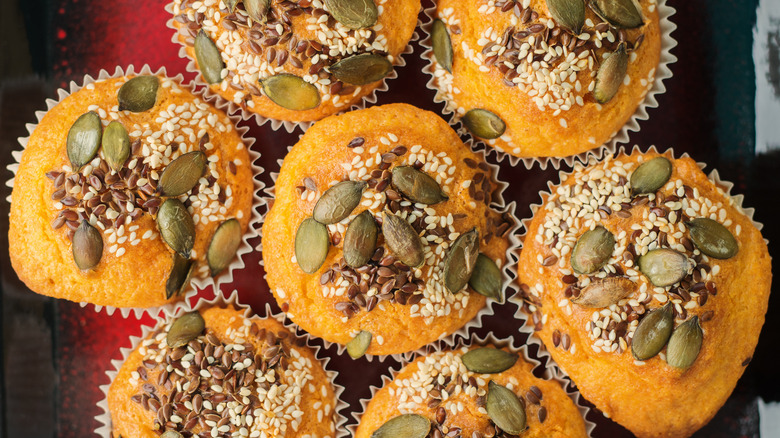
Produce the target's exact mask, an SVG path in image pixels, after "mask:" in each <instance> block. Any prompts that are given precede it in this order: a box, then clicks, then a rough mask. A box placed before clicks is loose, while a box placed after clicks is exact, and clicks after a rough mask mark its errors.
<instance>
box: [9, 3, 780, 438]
mask: <svg viewBox="0 0 780 438" xmlns="http://www.w3.org/2000/svg"><path fill="white" fill-rule="evenodd" d="M423 3H424V5H425V6H427V5H428V4H429V3H430V2H429V1H424V2H423ZM669 4H670V5H671V6H673V7H675V8H676V9H677V14H675V15H674V16H673V17H672V19H673V21H674V22H675V23H677V25H678V30H677V31H676V32H675V33H674V34H673V36H674V37H675V38H676V39H677V41H678V43H679V45H678V46H677V48H676V49H674V51H673V53H674V54H675V55H676V56H677V57H678V58H679V61H678V62H677V63H676V64H674V65H672V70H673V72H674V77H673V78H672V79H670V80H668V81H667V82H666V83H665V85H666V88H667V92H666V94H664V95H662V96H660V97H659V98H658V100H659V104H660V107H659V108H657V109H652V110H650V111H649V113H650V120H648V121H645V122H642V123H641V124H640V126H641V128H642V131H641V132H640V133H634V134H632V135H631V144H632V145H633V144H639V145H640V146H641V147H642V148H647V147H649V146H650V145H656V146H657V147H658V148H660V149H662V150H665V149H667V148H670V147H674V149H675V151H677V152H678V153H683V152H687V153H688V154H690V155H691V156H692V157H694V158H695V159H697V160H698V161H704V162H707V163H708V169H712V168H717V169H719V170H720V172H721V177H723V178H724V179H726V180H731V181H733V182H735V183H736V186H735V189H734V191H735V192H736V193H744V194H745V205H746V206H748V207H756V208H757V212H756V215H755V218H756V220H758V221H760V222H763V223H764V224H765V229H764V237H766V238H767V239H769V241H770V242H777V241H778V240H780V235H779V234H778V231H779V230H780V227H778V221H777V219H776V217H777V215H778V213H780V211H779V210H780V208H778V203H777V202H776V201H775V199H776V197H777V193H778V191H777V190H778V188H780V184H778V182H777V173H778V171H779V170H780V157H778V156H769V157H761V159H753V156H754V153H753V149H754V138H755V133H754V124H753V120H754V107H753V99H754V97H753V96H754V94H755V90H754V85H753V83H754V82H753V80H754V73H753V63H752V59H751V50H752V34H751V31H752V27H753V24H754V22H755V0H749V1H739V0H710V1H704V0H670V1H669ZM164 5H165V1H160V0H149V1H129V0H116V1H113V2H98V1H89V0H58V1H55V0H48V1H40V0H37V1H21V0H19V1H16V0H4V1H3V2H2V6H1V7H2V9H0V17H1V18H0V24H1V25H2V26H0V28H1V29H2V30H1V31H0V32H1V33H0V36H1V38H0V44H2V64H0V67H2V69H1V70H0V72H2V76H1V77H0V78H1V79H2V84H1V85H2V87H1V88H0V147H1V148H2V151H1V152H0V162H2V164H3V166H2V172H1V173H2V178H0V179H1V180H3V181H5V180H7V179H8V178H9V177H10V173H9V172H8V171H6V170H5V165H6V164H7V162H8V160H9V159H10V151H12V150H17V149H18V148H19V147H18V144H17V143H16V138H17V137H19V136H26V135H27V131H26V129H25V127H24V124H25V123H32V122H34V121H35V120H36V119H35V116H34V111H36V110H43V109H45V108H46V106H45V104H44V100H45V98H49V97H55V96H56V93H55V91H56V88H57V87H61V86H66V85H67V84H68V82H69V81H71V80H75V81H77V82H80V81H81V79H82V77H83V75H84V74H91V75H93V76H96V75H97V73H98V71H99V70H100V69H107V70H108V71H109V72H113V71H114V68H115V67H116V66H117V65H120V66H127V65H129V64H134V65H136V66H137V67H140V66H141V65H143V64H149V65H150V66H151V67H152V69H157V68H158V67H161V66H165V67H166V68H167V69H168V73H169V74H170V75H174V74H178V73H185V78H187V79H190V78H191V77H192V75H190V74H186V72H185V70H184V67H185V65H186V61H185V60H183V59H180V58H179V57H178V51H179V46H178V45H174V44H173V43H171V42H170V39H171V36H172V34H173V32H172V31H171V30H170V29H168V28H167V27H166V26H165V23H166V21H167V20H168V18H169V17H168V14H167V13H166V12H165V11H164V10H163V6H164ZM414 48H415V51H414V53H413V54H411V55H407V56H406V60H407V66H406V67H404V68H402V69H400V70H399V78H398V79H395V80H392V81H391V82H390V88H391V89H390V92H386V93H382V94H380V95H379V103H380V104H384V103H391V102H407V103H411V104H414V105H417V106H419V107H422V108H426V109H430V110H432V111H436V112H440V111H441V108H442V106H441V105H440V104H434V103H433V95H434V93H433V92H432V91H430V90H428V89H426V87H425V83H426V82H427V81H428V76H427V75H425V74H423V73H421V68H422V67H423V66H424V64H423V63H422V62H421V61H420V60H419V56H420V54H421V53H422V50H421V48H420V46H419V45H418V44H416V43H415V44H414ZM243 124H244V125H246V126H249V127H250V135H252V136H254V137H256V138H257V143H256V147H257V150H258V151H260V152H261V153H262V159H261V160H262V161H261V164H262V166H263V167H264V168H265V170H266V172H265V173H264V174H263V175H262V180H263V181H264V182H265V183H266V184H269V185H270V184H271V178H270V172H275V171H278V169H279V165H278V160H279V159H281V158H283V157H284V154H285V152H286V150H287V146H289V145H292V144H294V143H295V141H296V140H297V138H298V136H299V135H300V133H301V132H300V131H296V132H294V133H292V134H288V133H287V132H285V131H273V130H271V128H270V126H269V125H268V124H267V125H264V126H261V127H258V126H256V124H255V123H254V120H251V121H248V122H243ZM501 170H502V171H501V173H500V177H501V178H502V179H504V180H506V181H508V182H510V187H509V189H508V190H507V192H505V198H506V199H507V201H515V202H516V203H517V209H516V215H517V216H518V217H519V218H524V217H527V216H529V215H530V207H529V206H530V204H531V203H534V202H537V201H538V199H539V197H538V192H539V191H540V190H543V189H546V187H547V182H548V181H549V180H552V181H557V177H558V176H557V172H556V171H554V170H551V169H547V170H540V169H539V168H538V166H537V167H534V168H533V169H531V170H528V169H525V168H524V167H523V166H522V165H520V166H519V167H515V168H512V167H511V166H509V164H508V163H507V162H504V163H502V164H501ZM9 193H10V190H9V189H8V188H6V187H4V186H3V188H2V195H3V196H2V197H3V199H4V198H5V197H6V196H7V195H8V194H9ZM7 213H8V204H7V203H6V202H2V203H0V217H3V218H5V217H7ZM7 227H8V223H7V220H2V221H0V247H2V248H4V249H3V252H2V255H0V259H1V260H2V265H0V268H1V269H2V290H3V299H2V315H3V317H2V321H3V328H2V334H3V339H2V342H3V344H2V345H3V353H4V360H3V361H2V363H0V370H2V374H3V381H2V384H0V392H1V394H2V397H0V410H2V416H0V422H1V424H0V425H1V426H2V428H1V429H0V430H2V432H3V434H4V435H5V436H12V437H16V436H25V437H51V436H60V437H89V436H92V433H93V432H92V431H93V430H94V429H95V428H97V427H98V423H97V421H95V420H94V416H95V415H97V414H99V413H100V409H99V408H97V407H96V406H95V403H97V402H98V401H99V400H100V399H101V398H102V393H101V392H100V390H99V389H98V386H99V385H103V384H107V383H109V382H108V378H107V377H106V375H105V370H107V369H109V368H110V360H111V359H117V358H119V357H120V354H119V348H120V347H126V346H129V342H128V337H129V336H131V335H138V334H140V325H141V324H142V323H149V321H150V319H148V318H146V319H143V320H141V321H138V320H136V319H134V318H133V317H130V318H128V319H123V318H122V317H121V316H120V315H119V314H115V315H113V316H108V315H107V314H106V313H105V312H95V311H94V308H92V307H91V306H88V307H86V308H81V307H80V306H79V305H78V304H74V303H71V302H67V301H57V300H52V299H49V298H46V297H41V296H38V295H36V294H33V293H32V292H30V291H28V290H27V289H26V288H25V287H24V285H23V284H22V283H21V282H20V281H19V280H18V278H17V277H16V275H15V273H14V272H13V270H12V268H11V266H10V263H9V262H8V257H7V248H8V243H7ZM253 243H254V244H255V245H256V244H258V243H259V242H257V241H255V242H253ZM775 247H776V244H772V245H770V253H776V251H775ZM259 261H260V254H259V253H258V252H254V253H252V254H249V255H247V256H246V257H245V263H246V265H247V268H246V269H244V270H242V271H240V272H236V273H235V274H234V276H235V278H236V281H235V282H234V283H233V284H227V285H223V290H225V291H232V290H234V289H235V290H238V291H239V294H240V297H241V301H242V302H244V303H247V304H250V305H252V307H253V308H254V309H255V310H257V311H258V312H263V309H264V307H265V303H266V302H271V303H272V305H273V307H274V308H275V309H276V304H275V303H274V301H273V299H272V297H271V296H270V294H269V293H268V287H267V285H266V283H265V281H264V280H263V276H264V272H263V269H262V267H261V266H260V265H259ZM203 296H204V297H211V296H213V292H212V291H210V290H207V291H204V292H203ZM779 301H780V297H778V295H777V294H775V296H774V297H773V298H772V299H771V301H770V310H769V314H768V318H767V323H766V325H765V326H764V329H763V332H762V335H761V340H760V342H759V346H758V349H757V350H756V354H755V356H754V359H753V361H752V363H751V364H750V365H749V366H748V367H747V370H746V372H745V375H744V376H743V378H742V379H741V380H740V383H739V384H738V386H737V389H736V390H735V392H734V394H733V395H732V397H731V398H730V399H729V401H728V403H727V404H726V405H725V406H724V407H723V408H722V409H721V411H720V412H719V413H718V415H717V417H716V418H715V419H714V420H713V421H712V423H711V424H710V425H708V426H707V427H706V428H705V429H703V430H701V431H700V432H699V433H698V434H697V435H696V436H699V437H757V436H758V410H757V402H756V400H757V399H756V398H757V396H759V395H760V396H762V397H764V398H765V399H767V400H778V399H780V380H778V379H777V378H776V371H775V370H776V364H777V363H778V361H779V360H780V354H779V353H778V349H777V348H776V345H777V343H778V341H780V339H779V338H780V336H779V335H778V333H779V331H780V318H778V317H777V316H778V315H780V303H779ZM515 310H516V308H515V306H514V305H511V304H507V305H504V306H503V307H502V308H501V309H500V310H499V311H498V313H497V315H495V316H493V317H491V318H489V319H487V320H486V321H485V325H484V327H483V328H481V329H479V330H477V331H476V332H477V333H478V334H485V333H487V332H490V331H492V332H493V333H494V334H495V335H496V336H498V337H510V336H515V341H516V343H520V342H522V341H523V340H524V339H522V337H519V336H518V334H517V330H516V329H517V327H518V326H519V325H520V324H521V322H520V321H515V320H514V319H513V315H514V313H515ZM326 354H327V355H328V356H330V357H332V360H331V367H332V368H333V369H335V370H337V371H341V374H340V376H339V378H338V383H340V384H342V385H344V386H346V387H347V390H346V391H345V394H344V398H345V401H346V402H348V403H349V404H350V405H351V406H352V407H353V408H356V407H359V403H358V400H359V399H360V398H363V397H367V396H368V395H369V394H370V390H369V385H372V384H379V383H380V381H381V380H380V375H381V374H383V373H384V372H386V369H387V367H388V366H393V365H396V363H395V362H394V361H393V360H391V359H390V360H387V361H385V362H384V363H382V364H377V362H373V363H369V362H367V361H365V360H359V361H357V362H355V361H352V360H351V359H349V357H348V356H346V355H344V356H341V357H339V356H338V355H337V354H335V350H334V349H331V350H329V351H326ZM355 370H359V372H355ZM686 408H690V407H684V406H681V409H686ZM588 418H589V419H590V420H593V421H595V422H596V423H597V424H598V426H597V428H596V430H595V432H594V436H596V437H623V436H630V434H629V433H628V432H627V431H625V429H623V428H621V427H620V426H618V425H616V424H615V423H613V422H611V421H610V420H608V419H606V418H604V417H603V416H601V415H600V414H599V413H598V412H596V411H593V412H592V413H591V414H590V415H589V417H588ZM350 419H351V416H350Z"/></svg>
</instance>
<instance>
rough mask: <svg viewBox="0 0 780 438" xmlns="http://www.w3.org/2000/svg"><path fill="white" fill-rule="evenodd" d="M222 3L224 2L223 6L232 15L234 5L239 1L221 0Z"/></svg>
mask: <svg viewBox="0 0 780 438" xmlns="http://www.w3.org/2000/svg"><path fill="white" fill-rule="evenodd" d="M223 1H224V2H225V6H227V9H228V12H230V13H231V14H232V13H233V11H234V10H235V9H236V5H237V4H238V2H240V1H241V0H223Z"/></svg>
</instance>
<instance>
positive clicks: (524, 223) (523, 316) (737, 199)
mask: <svg viewBox="0 0 780 438" xmlns="http://www.w3.org/2000/svg"><path fill="white" fill-rule="evenodd" d="M621 152H622V153H625V154H626V155H631V154H634V153H641V152H642V150H641V149H640V147H639V145H634V147H633V148H632V149H631V150H630V151H628V150H627V148H626V147H624V146H620V147H619V148H618V149H617V150H616V151H615V152H613V153H611V154H610V155H611V156H617V155H619V154H620V153H621ZM646 152H649V153H658V154H663V153H665V152H670V153H671V154H672V158H674V159H680V158H690V155H688V153H687V152H686V153H683V154H680V155H678V154H677V153H675V151H674V149H673V148H669V149H667V150H665V151H659V150H658V149H657V148H656V147H655V145H653V146H650V147H649V148H648V149H647V151H646ZM600 161H601V158H596V157H590V158H589V161H588V162H586V164H584V166H589V165H591V164H594V163H597V162H600ZM696 164H697V165H698V166H699V168H700V169H702V171H703V170H704V168H705V167H706V166H707V164H706V163H703V162H696ZM575 170H577V169H573V170H571V171H563V170H561V171H559V172H558V181H557V182H553V181H548V182H547V190H546V191H540V192H539V199H540V201H539V203H535V204H531V206H530V208H531V215H530V216H529V217H526V218H524V219H522V220H521V227H520V229H519V230H518V236H517V237H518V239H519V240H520V246H521V247H522V245H523V242H525V238H526V237H527V236H526V234H527V233H528V230H529V229H530V224H531V221H532V220H533V218H534V217H535V216H536V214H537V212H538V211H539V209H540V208H543V207H544V205H545V203H546V202H547V199H548V198H549V196H551V195H552V193H553V191H554V190H555V187H556V186H557V185H558V184H560V182H561V181H563V180H564V178H568V177H569V176H571V175H572V174H573V173H574V171H575ZM707 177H708V178H709V179H710V181H712V182H713V183H715V185H716V186H717V187H719V188H721V189H722V190H723V192H724V196H726V197H727V198H730V199H732V200H733V201H734V205H733V206H734V207H735V208H736V209H737V210H738V211H740V212H741V213H742V214H744V215H745V216H746V217H747V218H748V219H750V221H751V222H752V223H753V225H754V226H755V227H756V229H758V230H759V231H761V229H762V228H764V225H763V224H762V223H760V222H756V221H755V220H754V219H753V214H754V213H755V209H754V208H745V207H743V206H742V202H743V201H744V196H743V195H732V194H731V189H732V188H733V187H734V183H732V182H730V181H724V180H722V179H721V178H720V175H719V174H718V170H717V169H713V170H712V171H711V172H710V173H709V175H707ZM764 242H765V243H766V244H767V245H768V244H769V241H768V240H767V239H764ZM518 257H519V254H518ZM518 259H519V258H518ZM510 301H511V302H512V303H513V304H515V305H516V306H517V311H516V312H515V319H517V320H524V321H525V322H524V324H523V326H522V327H520V329H519V331H520V332H522V333H527V334H528V335H529V338H528V339H529V340H534V341H535V343H537V344H539V351H540V352H541V351H542V350H544V354H545V355H547V356H548V357H549V360H550V362H549V363H550V364H551V365H552V366H554V367H555V368H556V369H557V370H558V371H559V372H560V373H562V374H563V375H566V376H568V374H567V373H566V372H565V371H563V369H561V368H560V366H559V365H558V364H557V363H556V362H555V360H553V358H552V356H550V355H549V353H547V348H546V347H545V345H544V343H542V342H541V339H540V338H539V337H538V336H536V331H535V330H534V325H533V321H532V320H531V319H530V318H529V315H528V314H527V313H526V312H524V311H523V300H522V297H521V296H520V294H516V295H514V296H513V297H512V299H511V300H510Z"/></svg>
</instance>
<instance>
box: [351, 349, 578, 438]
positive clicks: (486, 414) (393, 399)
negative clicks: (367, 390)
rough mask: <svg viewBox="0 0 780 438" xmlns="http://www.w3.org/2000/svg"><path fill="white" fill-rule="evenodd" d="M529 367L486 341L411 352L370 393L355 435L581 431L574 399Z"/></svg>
mask: <svg viewBox="0 0 780 438" xmlns="http://www.w3.org/2000/svg"><path fill="white" fill-rule="evenodd" d="M533 368H534V366H533V365H532V364H530V363H528V362H526V361H525V360H523V359H522V358H520V357H519V356H518V354H517V353H513V352H511V351H509V350H508V349H498V348H495V347H493V346H485V347H477V346H472V347H462V348H460V349H457V350H454V351H439V352H434V353H431V354H429V355H427V356H421V357H418V358H417V359H415V360H414V361H413V362H411V363H410V364H408V365H406V366H405V367H404V368H403V369H401V371H399V372H398V374H397V375H396V376H395V378H394V379H393V380H392V381H390V382H388V383H387V384H385V385H384V386H383V387H382V388H381V389H379V390H378V391H377V392H376V394H374V396H373V397H372V399H371V401H370V402H369V403H368V406H367V408H366V412H365V413H364V414H363V415H362V416H361V418H360V424H359V425H358V428H357V431H356V433H355V437H356V438H362V437H369V436H371V437H379V438H383V437H393V436H405V437H410V438H426V437H430V438H443V437H448V436H449V437H509V436H518V435H519V436H523V437H570V438H573V437H584V436H586V432H585V422H584V421H583V418H582V415H581V414H580V412H579V411H578V409H577V407H576V406H575V404H574V402H572V400H571V399H570V398H569V397H568V396H567V395H566V393H565V392H564V391H563V389H562V388H561V386H560V385H559V383H558V382H555V381H551V380H545V379H541V378H537V377H534V375H533V372H532V371H533Z"/></svg>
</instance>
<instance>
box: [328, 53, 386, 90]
mask: <svg viewBox="0 0 780 438" xmlns="http://www.w3.org/2000/svg"><path fill="white" fill-rule="evenodd" d="M391 71H393V64H392V63H391V62H390V61H388V60H387V58H385V57H384V56H380V55H376V54H373V53H361V54H359V55H353V56H350V57H349V58H344V59H342V60H341V61H339V62H337V63H335V64H333V65H331V66H330V72H331V74H333V76H335V77H336V79H338V80H340V81H341V82H344V83H346V84H352V85H366V84H370V83H372V82H376V81H378V80H380V79H382V78H384V77H385V76H387V75H388V74H390V72H391Z"/></svg>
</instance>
